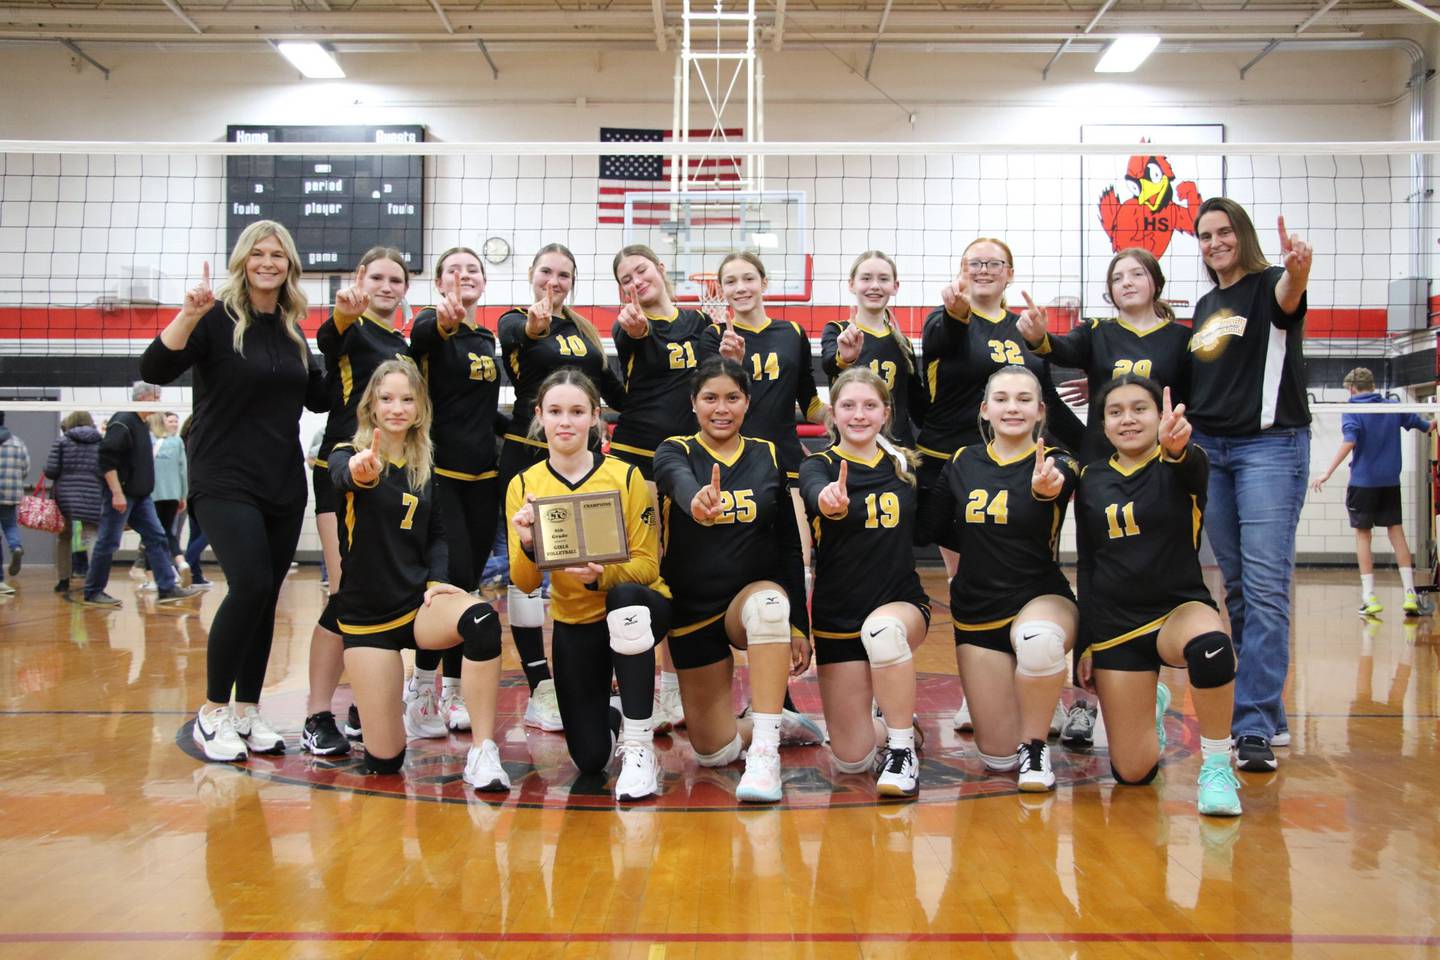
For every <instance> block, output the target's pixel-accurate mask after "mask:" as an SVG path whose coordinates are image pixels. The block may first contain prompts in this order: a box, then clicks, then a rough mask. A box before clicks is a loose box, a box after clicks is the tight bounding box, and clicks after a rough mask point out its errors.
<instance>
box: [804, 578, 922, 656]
mask: <svg viewBox="0 0 1440 960" xmlns="http://www.w3.org/2000/svg"><path fill="white" fill-rule="evenodd" d="M915 585H916V587H919V580H916V581H915ZM887 603H908V604H910V605H911V606H912V607H915V608H917V609H918V610H919V611H920V615H921V616H922V617H924V618H925V630H926V632H927V633H928V632H929V630H930V596H929V595H928V594H927V593H925V591H924V589H920V590H919V593H918V594H912V595H910V596H905V597H892V598H891V599H889V600H883V601H881V602H880V603H878V604H876V605H875V606H876V609H879V608H880V607H882V606H884V605H885V604H887ZM844 626H847V625H837V624H834V623H831V622H828V621H826V619H825V617H824V615H823V614H821V613H816V614H815V619H814V620H813V621H812V622H811V624H810V629H811V633H812V634H813V636H814V637H815V662H816V663H818V664H820V665H821V666H824V665H825V664H827V663H850V662H852V661H855V660H868V659H870V658H869V657H868V656H867V655H866V654H865V644H864V643H863V642H862V641H861V640H860V630H859V627H858V626H857V627H856V629H854V630H846V629H844ZM848 626H856V625H855V624H848Z"/></svg>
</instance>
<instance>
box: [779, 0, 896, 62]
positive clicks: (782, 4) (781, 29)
mask: <svg viewBox="0 0 1440 960" xmlns="http://www.w3.org/2000/svg"><path fill="white" fill-rule="evenodd" d="M885 9H886V10H889V9H890V4H889V0H886V4H885ZM784 46H785V0H775V32H774V34H773V35H772V36H771V37H770V49H772V50H781V49H783V48H784Z"/></svg>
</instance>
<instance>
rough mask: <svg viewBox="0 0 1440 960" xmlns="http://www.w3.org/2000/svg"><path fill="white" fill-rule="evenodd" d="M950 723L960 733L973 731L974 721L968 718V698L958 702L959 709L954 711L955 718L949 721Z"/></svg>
mask: <svg viewBox="0 0 1440 960" xmlns="http://www.w3.org/2000/svg"><path fill="white" fill-rule="evenodd" d="M950 724H951V726H953V727H954V728H955V729H956V730H958V731H960V732H961V733H974V732H975V721H974V720H971V719H970V701H969V700H966V701H965V702H964V703H962V704H960V709H959V710H956V711H955V718H954V719H953V720H951V721H950Z"/></svg>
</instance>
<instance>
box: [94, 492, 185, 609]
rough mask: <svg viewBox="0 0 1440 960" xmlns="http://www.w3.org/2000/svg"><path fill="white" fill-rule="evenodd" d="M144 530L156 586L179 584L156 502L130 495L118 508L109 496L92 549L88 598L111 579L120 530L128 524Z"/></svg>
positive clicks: (137, 531)
mask: <svg viewBox="0 0 1440 960" xmlns="http://www.w3.org/2000/svg"><path fill="white" fill-rule="evenodd" d="M127 522H128V523H129V524H130V529H131V530H134V531H135V532H136V533H138V534H140V542H141V543H142V544H144V546H145V556H146V557H147V558H148V559H149V560H150V569H151V571H152V572H153V573H154V574H155V586H157V587H159V588H160V589H161V590H172V589H174V587H175V564H174V562H173V561H172V560H171V559H170V538H169V537H167V536H165V528H164V527H162V526H160V518H159V517H157V516H156V515H155V504H154V503H152V502H151V501H150V498H149V497H138V498H127V499H126V501H125V509H124V510H123V511H118V510H116V509H115V508H114V507H113V506H111V504H110V498H109V497H106V498H105V505H104V507H103V509H102V510H101V511H100V532H99V533H98V534H97V535H96V536H95V548H94V549H93V550H91V551H90V570H89V572H87V573H86V574H85V598H86V599H87V600H88V599H90V598H91V597H93V596H95V595H96V594H97V593H102V592H103V591H104V590H105V588H106V587H107V586H108V585H109V583H110V562H111V561H112V560H113V559H114V557H115V550H116V549H117V548H118V547H119V546H120V534H122V533H124V532H125V524H126V523H127Z"/></svg>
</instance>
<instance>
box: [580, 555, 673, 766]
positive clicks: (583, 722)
mask: <svg viewBox="0 0 1440 960" xmlns="http://www.w3.org/2000/svg"><path fill="white" fill-rule="evenodd" d="M629 606H646V607H649V608H650V632H651V634H652V635H653V636H654V637H655V642H656V643H659V642H660V639H661V638H662V637H664V636H665V634H666V632H667V631H668V630H669V629H670V603H669V601H668V600H666V599H665V598H664V597H662V596H660V594H658V593H656V592H655V591H654V590H651V589H650V588H649V587H642V586H640V585H639V584H634V583H623V584H621V585H620V586H618V587H615V588H613V589H612V590H610V592H609V593H608V594H606V596H605V609H606V610H607V611H608V610H616V609H618V608H620V607H629ZM552 641H553V653H554V658H555V697H556V700H557V701H558V703H559V705H560V719H561V720H563V721H564V723H565V745H566V746H567V747H569V748H570V759H571V760H573V761H574V763H575V766H577V767H579V768H580V772H581V773H598V772H599V771H601V770H604V769H605V764H606V763H608V762H609V760H610V750H611V745H612V740H611V738H612V737H613V736H614V735H615V733H616V730H615V728H614V727H613V726H612V725H611V717H610V675H611V673H612V672H613V673H614V675H615V679H616V680H617V681H619V684H620V702H621V705H622V708H623V710H624V713H625V716H627V717H629V718H630V719H632V720H644V719H645V718H647V717H649V716H650V711H651V708H652V707H653V706H654V701H655V648H654V647H651V648H650V649H649V650H647V651H646V652H644V653H634V654H630V655H628V656H622V655H621V654H618V653H616V652H615V651H613V650H611V649H610V631H609V629H608V628H607V627H606V624H605V621H604V620H597V621H595V622H594V623H565V622H563V621H561V620H556V621H555V633H554V636H553V638H552Z"/></svg>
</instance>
